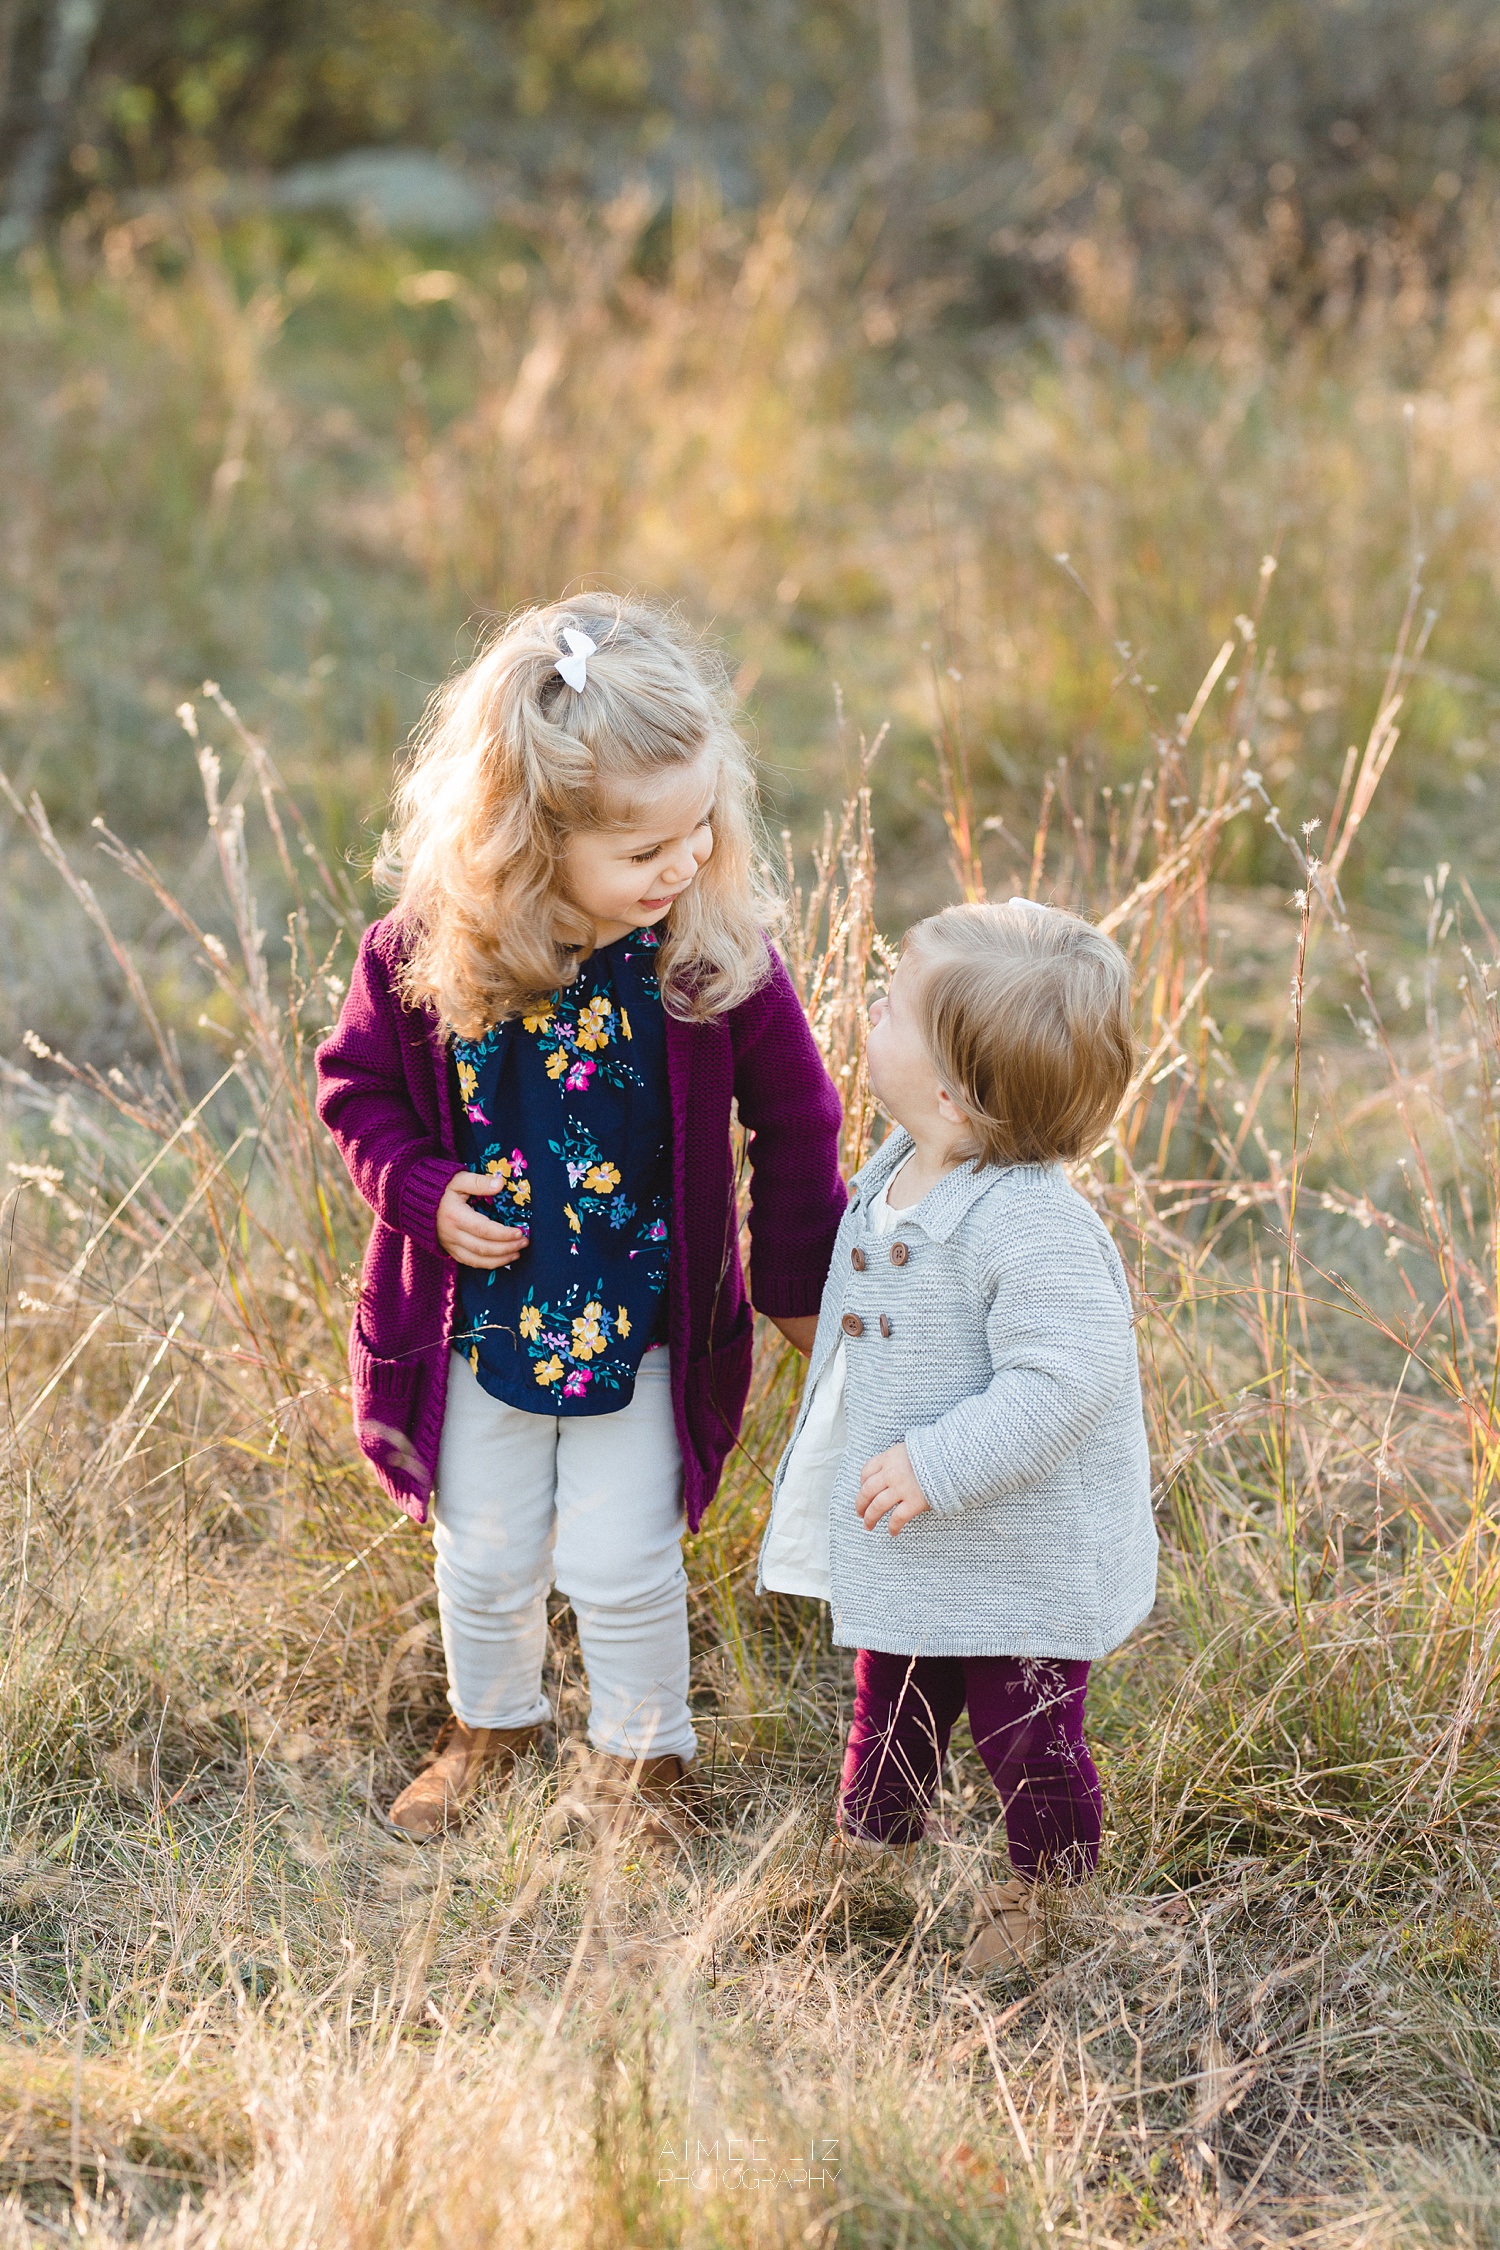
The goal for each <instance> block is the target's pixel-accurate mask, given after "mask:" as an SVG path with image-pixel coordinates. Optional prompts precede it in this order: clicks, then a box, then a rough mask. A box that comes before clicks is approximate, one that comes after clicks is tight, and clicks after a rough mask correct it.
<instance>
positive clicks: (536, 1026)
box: [521, 1008, 552, 1031]
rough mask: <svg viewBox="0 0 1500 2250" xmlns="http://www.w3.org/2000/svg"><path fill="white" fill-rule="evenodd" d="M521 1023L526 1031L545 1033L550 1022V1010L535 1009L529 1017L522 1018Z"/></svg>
mask: <svg viewBox="0 0 1500 2250" xmlns="http://www.w3.org/2000/svg"><path fill="white" fill-rule="evenodd" d="M521 1021H522V1023H523V1024H524V1025H525V1027H526V1029H527V1030H528V1031H545V1030H546V1028H547V1026H548V1024H549V1023H550V1022H551V1021H552V1010H551V1009H550V1008H535V1009H533V1010H532V1012H531V1014H530V1015H529V1016H522V1018H521Z"/></svg>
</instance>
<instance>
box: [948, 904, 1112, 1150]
mask: <svg viewBox="0 0 1500 2250" xmlns="http://www.w3.org/2000/svg"><path fill="white" fill-rule="evenodd" d="M906 952H907V955H908V956H909V957H910V960H911V964H912V967H913V968H914V969H915V970H916V971H917V978H916V1007H917V1012H918V1018H919V1021H920V1023H921V1026H922V1032H923V1037H924V1039H925V1040H926V1043H927V1049H928V1052H929V1054H930V1055H931V1057H932V1060H933V1062H934V1064H935V1065H936V1068H937V1070H938V1073H939V1076H940V1077H941V1079H942V1082H943V1084H944V1085H945V1086H946V1088H947V1090H948V1092H949V1093H950V1094H951V1095H952V1097H953V1100H954V1101H955V1102H956V1103H957V1105H958V1107H959V1108H960V1109H961V1110H962V1111H963V1112H964V1115H965V1116H966V1117H967V1118H968V1119H969V1120H970V1121H971V1123H972V1125H973V1130H974V1155H975V1157H976V1158H977V1159H978V1161H979V1163H981V1164H1055V1163H1057V1162H1059V1161H1060V1160H1063V1159H1066V1158H1069V1157H1078V1156H1083V1155H1085V1154H1086V1153H1087V1151H1088V1150H1089V1149H1091V1148H1092V1147H1094V1146H1095V1145H1096V1144H1097V1142H1098V1140H1099V1138H1100V1135H1101V1134H1102V1133H1104V1132H1105V1130H1106V1129H1107V1128H1108V1126H1109V1125H1110V1124H1111V1123H1112V1121H1113V1119H1114V1116H1115V1113H1116V1111H1117V1110H1118V1109H1119V1106H1120V1103H1121V1102H1122V1101H1123V1099H1124V1097H1125V1090H1126V1088H1127V1087H1128V1085H1129V1083H1130V1073H1131V1069H1132V1066H1133V1063H1134V1043H1133V1041H1132V1038H1131V1032H1130V968H1129V964H1128V963H1127V961H1126V959H1125V956H1124V954H1123V953H1122V952H1121V951H1120V948H1119V947H1118V946H1117V945H1116V944H1115V942H1114V940H1113V938H1109V937H1106V936H1105V934H1104V932H1103V931H1102V930H1096V929H1095V928H1093V926H1092V925H1091V924H1090V923H1088V922H1085V921H1083V920H1082V919H1081V918H1080V917H1079V916H1078V915H1076V914H1069V913H1067V912H1065V911H1064V910H1063V909H1062V908H1060V907H1055V906H1048V907H1039V906H1034V905H1032V904H1031V903H1030V902H1029V901H1028V900H1026V899H1012V900H1011V901H1010V903H1009V904H1008V905H1005V906H1000V905H988V906H950V907H948V908H947V909H946V910H945V912H943V913H941V914H934V915H932V916H931V917H930V919H929V920H927V921H925V922H918V923H917V924H916V926H915V927H914V928H913V929H912V930H910V931H909V932H908V933H907V939H906Z"/></svg>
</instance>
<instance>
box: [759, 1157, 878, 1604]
mask: <svg viewBox="0 0 1500 2250" xmlns="http://www.w3.org/2000/svg"><path fill="white" fill-rule="evenodd" d="M899 1177H900V1173H899V1171H898V1172H897V1173H896V1174H895V1175H894V1176H893V1177H892V1178H891V1179H889V1180H887V1182H886V1184H885V1186H884V1187H883V1188H882V1189H881V1191H880V1193H879V1195H877V1196H875V1197H873V1198H872V1199H871V1202H870V1206H869V1212H868V1217H869V1222H870V1228H871V1231H872V1232H873V1233H875V1234H894V1232H895V1230H896V1223H897V1221H898V1220H899V1219H900V1218H901V1217H902V1216H903V1213H902V1212H901V1211H893V1210H892V1208H891V1204H890V1191H891V1189H892V1188H893V1187H894V1186H895V1183H896V1179H898V1178H899ZM844 1372H845V1361H844V1346H843V1344H842V1342H840V1344H839V1346H838V1349H837V1350H836V1351H835V1352H834V1354H833V1357H832V1358H831V1359H830V1360H829V1362H828V1365H827V1366H826V1367H825V1368H824V1369H823V1372H822V1374H821V1375H820V1376H819V1377H818V1379H817V1381H816V1382H815V1383H814V1384H813V1389H812V1395H811V1397H810V1398H809V1399H808V1401H807V1409H806V1413H805V1414H804V1416H803V1417H802V1426H801V1428H800V1429H799V1431H798V1433H797V1436H796V1438H795V1440H794V1442H793V1444H792V1447H791V1450H790V1452H789V1453H788V1455H787V1460H786V1467H785V1469H784V1470H783V1471H782V1477H781V1488H780V1490H779V1491H778V1493H777V1495H776V1507H775V1511H774V1514H773V1515H772V1519H771V1527H770V1531H769V1534H768V1536H767V1539H766V1545H765V1552H764V1553H763V1555H762V1556H761V1563H760V1582H761V1584H762V1585H763V1586H764V1587H765V1588H766V1590H767V1592H768V1593H772V1594H809V1595H812V1596H814V1597H815V1598H816V1599H817V1600H819V1601H824V1602H826V1601H829V1600H831V1598H832V1596H831V1594H830V1590H829V1583H828V1507H829V1502H830V1500H831V1499H832V1496H833V1483H834V1479H835V1477H836V1476H837V1475H838V1473H839V1463H840V1462H841V1461H842V1460H843V1458H844V1448H845V1447H846V1445H847V1444H848V1442H849V1433H848V1429H847V1426H846V1424H845V1420H844ZM808 1380H809V1381H812V1376H811V1371H809V1376H808Z"/></svg>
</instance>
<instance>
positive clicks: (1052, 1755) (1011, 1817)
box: [840, 1648, 1100, 1882]
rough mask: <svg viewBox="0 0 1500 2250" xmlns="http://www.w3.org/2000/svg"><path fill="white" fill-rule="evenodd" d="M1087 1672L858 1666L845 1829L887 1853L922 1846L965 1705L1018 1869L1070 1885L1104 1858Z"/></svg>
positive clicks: (1062, 1667)
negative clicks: (1086, 1729) (1087, 1713)
mask: <svg viewBox="0 0 1500 2250" xmlns="http://www.w3.org/2000/svg"><path fill="white" fill-rule="evenodd" d="M1088 1678H1089V1668H1088V1666H1087V1664H1084V1663H1074V1662H1072V1661H1069V1660H1066V1659H1063V1658H1060V1657H1023V1656H886V1655H882V1654H881V1653H880V1651H879V1650H877V1649H867V1648H862V1649H860V1650H859V1651H858V1653H857V1654H856V1656H855V1659H854V1718H853V1722H852V1724H851V1726H850V1728H849V1745H848V1748H847V1749H846V1751H845V1753H844V1779H843V1790H842V1795H841V1799H840V1816H841V1819H842V1823H843V1826H844V1827H845V1829H846V1830H847V1831H848V1832H849V1833H851V1834H853V1835H856V1836H863V1837H866V1838H869V1839H873V1840H874V1841H876V1842H878V1843H882V1844H912V1843H915V1842H916V1840H917V1838H918V1837H919V1836H920V1835H921V1833H922V1830H923V1827H924V1824H925V1818H926V1813H927V1808H928V1806H929V1805H930V1804H931V1802H932V1798H933V1793H934V1791H935V1790H936V1788H937V1782H938V1770H939V1768H940V1766H941V1764H942V1761H943V1758H944V1756H945V1754H946V1752H947V1748H948V1737H949V1736H950V1735H951V1734H952V1732H953V1724H954V1721H955V1720H956V1719H957V1717H958V1714H959V1712H960V1711H962V1709H963V1708H964V1705H965V1703H967V1704H968V1707H969V1725H970V1728H971V1729H972V1731H973V1735H974V1744H975V1747H976V1749H977V1750H978V1752H979V1755H980V1756H981V1758H983V1760H984V1762H985V1764H986V1766H987V1767H988V1768H989V1773H990V1778H991V1780H992V1781H993V1782H994V1784H995V1787H996V1788H997V1789H998V1790H999V1792H1000V1802H1001V1805H1002V1807H1003V1808H1004V1812H1005V1829H1006V1835H1007V1837H1008V1839H1009V1842H1010V1856H1011V1863H1012V1865H1013V1866H1014V1867H1015V1868H1017V1869H1018V1871H1019V1872H1020V1873H1021V1874H1022V1875H1026V1876H1028V1877H1033V1878H1034V1877H1036V1876H1038V1875H1042V1874H1046V1875H1050V1876H1051V1877H1052V1878H1053V1879H1054V1880H1061V1881H1064V1882H1066V1881H1068V1880H1070V1879H1072V1880H1075V1881H1076V1879H1077V1878H1078V1877H1079V1876H1080V1875H1087V1874H1088V1873H1089V1872H1090V1871H1091V1870H1092V1869H1093V1867H1094V1865H1095V1863H1096V1862H1097V1860H1098V1857H1099V1832H1100V1799H1099V1776H1098V1774H1097V1773H1096V1772H1095V1771H1094V1761H1093V1759H1092V1758H1091V1757H1090V1756H1089V1754H1088V1750H1087V1749H1086V1747H1085V1745H1084V1740H1083V1699H1084V1696H1085V1694H1086V1692H1087V1690H1088Z"/></svg>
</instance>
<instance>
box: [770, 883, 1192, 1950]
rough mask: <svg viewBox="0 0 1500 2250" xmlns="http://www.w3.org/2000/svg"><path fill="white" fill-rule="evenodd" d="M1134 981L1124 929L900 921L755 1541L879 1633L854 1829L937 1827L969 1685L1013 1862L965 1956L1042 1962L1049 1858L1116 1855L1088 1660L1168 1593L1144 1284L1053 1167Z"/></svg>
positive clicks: (1093, 1087)
mask: <svg viewBox="0 0 1500 2250" xmlns="http://www.w3.org/2000/svg"><path fill="white" fill-rule="evenodd" d="M1129 993H1130V980H1129V973H1128V970H1127V967H1126V963H1125V959H1124V956H1123V955H1122V954H1121V953H1120V951H1119V948H1118V947H1117V946H1116V945H1114V944H1113V943H1112V942H1111V940H1110V939H1108V938H1107V937H1105V936H1103V935H1102V934H1101V933H1100V932H1099V931H1098V930H1095V929H1091V928H1090V927H1089V925H1088V924H1087V923H1086V922H1082V921H1080V920H1079V919H1078V918H1077V917H1076V916H1074V915H1072V914H1066V913H1062V912H1059V911H1057V910H1056V909H1053V908H1048V907H1038V906H1034V905H1031V904H1029V903H1028V902H1027V901H1025V900H1020V899H1013V900H1012V901H1011V902H1010V904H1009V905H1008V906H957V907H951V908H950V909H949V910H948V911H947V912H946V913H944V914H939V915H936V916H934V917H933V919H932V920H931V921H927V922H922V923H919V924H918V925H917V927H916V928H915V929H914V930H913V931H911V933H910V934H909V936H908V938H907V941H906V946H905V949H904V952H903V954H902V958H901V962H900V965H899V967H898V968H897V970H896V973H895V976H894V977H893V978H892V980H891V986H890V992H889V996H888V997H887V998H886V999H885V1000H883V1001H879V1002H877V1003H876V1005H875V1006H874V1007H873V1008H872V1010H871V1012H870V1042H869V1062H870V1082H871V1085H872V1087H873V1089H874V1091H875V1094H876V1096H877V1098H878V1099H879V1101H880V1102H881V1104H882V1106H883V1107H884V1108H885V1110H886V1111H887V1112H888V1114H889V1115H890V1116H891V1117H892V1118H893V1119H894V1120H895V1122H896V1126H897V1128H898V1130H896V1131H894V1132H892V1133H891V1135H890V1136H889V1138H888V1139H887V1140H886V1141H885V1142H884V1143H883V1144H882V1146H881V1147H880V1149H879V1150H878V1151H877V1153H876V1154H875V1155H874V1156H873V1157H872V1158H871V1160H870V1162H869V1163H868V1164H867V1165H866V1166H865V1167H864V1169H863V1171H861V1172H860V1173H859V1175H858V1177H857V1178H856V1180H855V1181H854V1184H853V1188H852V1190H851V1197H850V1204H849V1209H848V1211H847V1213H846V1215H845V1218H844V1221H843V1225H842V1226H841V1228H840V1230H839V1235H838V1240H837V1243H836V1244H835V1247H834V1253H833V1264H832V1268H831V1271H830V1275H829V1281H828V1287H827V1289H826V1290H825V1292H824V1296H823V1309H822V1313H821V1316H820V1319H819V1322H818V1329H817V1337H816V1342H815V1344H814V1347H813V1356H812V1366H811V1370H810V1374H809V1381H808V1385H807V1391H806V1394H805V1396H804V1399H803V1403H802V1409H801V1413H800V1415H799V1418H798V1422H797V1427H796V1431H795V1433H794V1435H793V1439H792V1443H791V1445H790V1447H789V1448H788V1451H787V1454H786V1456H785V1458H784V1459H783V1461H782V1464H781V1467H780V1469H779V1471H778V1474H777V1481H776V1488H775V1493H774V1497H773V1502H772V1515H771V1521H770V1524H769V1526H768V1528H767V1533H766V1539H765V1543H764V1546H763V1549H762V1555H761V1571H760V1582H761V1584H762V1585H763V1586H765V1587H767V1588H769V1589H771V1590H772V1591H777V1592H788V1593H816V1594H822V1595H823V1596H824V1597H825V1598H827V1599H831V1601H832V1605H833V1626H834V1639H835V1641H836V1642H837V1643H839V1644H840V1645H841V1646H844V1647H849V1646H853V1647H854V1648H855V1649H856V1650H857V1651H858V1653H857V1654H856V1656H855V1659H854V1681H855V1701H854V1714H853V1721H852V1724H851V1727H850V1730H849V1741H848V1746H847V1750H846V1754H845V1760H844V1777H843V1789H842V1795H841V1800H840V1813H839V1818H840V1827H841V1830H842V1833H843V1836H844V1838H845V1840H846V1844H849V1845H852V1846H855V1847H858V1846H859V1845H860V1844H861V1843H863V1844H866V1845H876V1846H885V1847H892V1846H895V1847H902V1846H905V1845H908V1844H911V1843H913V1842H915V1840H916V1839H917V1838H918V1837H919V1836H920V1835H921V1834H922V1832H923V1823H924V1814H925V1811H926V1808H927V1806H928V1804H929V1803H930V1801H931V1798H932V1795H933V1792H934V1790H935V1788H936V1786H937V1780H938V1772H939V1768H940V1765H941V1762H942V1759H943V1756H944V1753H945V1752H946V1750H947V1747H948V1739H949V1735H950V1733H951V1731H952V1728H953V1724H954V1721H955V1720H956V1719H957V1717H958V1715H959V1713H960V1712H961V1711H962V1710H963V1708H964V1706H965V1704H967V1706H968V1712H969V1724H970V1727H971V1728H972V1730H973V1735H974V1742H975V1746H976V1748H977V1749H978V1751H979V1754H980V1756H981V1757H982V1758H983V1760H984V1762H985V1764H986V1766H987V1767H988V1769H989V1771H990V1774H991V1776H992V1777H993V1779H994V1782H995V1786H996V1788H997V1789H998V1790H999V1793H1000V1797H1001V1801H1002V1804H1003V1806H1004V1810H1005V1819H1006V1827H1007V1831H1008V1835H1009V1841H1010V1856H1011V1862H1012V1866H1013V1867H1014V1869H1015V1874H1014V1876H1013V1877H1012V1879H1011V1880H1010V1881H1009V1882H1008V1883H1006V1884H1004V1885H1002V1886H1000V1887H999V1888H998V1889H996V1890H993V1891H990V1892H987V1893H985V1894H983V1895H982V1897H981V1900H980V1915H979V1921H978V1924H977V1927H976V1930H975V1933H974V1936H973V1939H972V1942H971V1944H970V1948H969V1952H968V1954H967V1955H966V1957H965V1958H966V1964H967V1965H968V1966H970V1967H973V1968H982V1967H987V1966H989V1965H990V1964H991V1963H994V1962H998V1961H1019V1960H1022V1959H1024V1958H1026V1957H1027V1956H1028V1955H1029V1954H1030V1953H1031V1952H1033V1951H1034V1950H1035V1949H1036V1947H1037V1945H1038V1943H1039V1941H1040V1935H1041V1927H1040V1915H1039V1908H1038V1902H1037V1900H1036V1898H1035V1896H1034V1894H1033V1886H1034V1884H1035V1883H1036V1881H1037V1880H1038V1878H1040V1877H1042V1876H1047V1877H1050V1878H1051V1879H1053V1880H1055V1881H1067V1880H1068V1879H1070V1878H1074V1879H1076V1878H1077V1877H1078V1876H1081V1875H1083V1874H1085V1873H1087V1872H1088V1871H1089V1870H1090V1869H1092V1867H1093V1866H1094V1864H1095V1861H1096V1859H1097V1857H1098V1851H1099V1829H1100V1821H1099V1812H1100V1806H1099V1782H1098V1777H1097V1775H1096V1774H1095V1771H1094V1767H1093V1763H1092V1760H1091V1759H1090V1757H1089V1754H1088V1751H1087V1749H1086V1748H1085V1746H1084V1740H1083V1704H1084V1693H1085V1689H1086V1686H1087V1682H1088V1673H1089V1665H1090V1662H1091V1661H1092V1660H1093V1659H1094V1658H1096V1657H1100V1656H1104V1655H1106V1654H1107V1653H1108V1652H1109V1651H1110V1650H1111V1649H1113V1648H1115V1647H1117V1646H1118V1644H1119V1643H1120V1642H1121V1641H1122V1640H1123V1639H1124V1638H1125V1636H1126V1635H1127V1634H1128V1633H1129V1632H1130V1631H1131V1630H1132V1629H1133V1628H1134V1627H1135V1626H1136V1625H1138V1624H1139V1623H1140V1621H1141V1619H1142V1618H1143V1617H1144V1616H1145V1615H1146V1614H1147V1612H1148V1610H1149V1609H1150V1607H1151V1604H1152V1602H1153V1600H1154V1598H1155V1591H1156V1532H1155V1528H1154V1525H1153V1523H1152V1517H1151V1477H1150V1464H1149V1461H1148V1458H1147V1451H1146V1432H1145V1423H1144V1417H1143V1414H1142V1409H1141V1388H1140V1375H1139V1370H1138V1368H1137V1365H1136V1354H1135V1344H1134V1340H1133V1336H1132V1332H1131V1308H1130V1296H1129V1291H1128V1288H1127V1286H1126V1281H1125V1273H1124V1268H1123V1267H1122V1265H1121V1263H1120V1258H1119V1255H1118V1253H1117V1251H1116V1250H1115V1247H1114V1244H1113V1243H1112V1242H1111V1240H1110V1238H1109V1235H1108V1233H1107V1232H1106V1230H1105V1228H1104V1226H1103V1225H1102V1223H1101V1222H1100V1220H1099V1219H1098V1217H1097V1216H1096V1215H1095V1213H1094V1212H1093V1210H1092V1209H1091V1208H1090V1207H1089V1205H1088V1204H1087V1203H1086V1202H1085V1201H1084V1200H1083V1198H1082V1196H1081V1195H1079V1194H1078V1193H1077V1192H1076V1191H1075V1190H1074V1189H1073V1188H1072V1187H1071V1186H1070V1185H1069V1184H1068V1181H1067V1178H1066V1176H1065V1174H1064V1172H1063V1170H1062V1163H1063V1160H1064V1159H1066V1158H1070V1157H1079V1156H1083V1155H1085V1154H1086V1153H1087V1152H1088V1151H1089V1150H1090V1149H1091V1148H1092V1147H1093V1146H1094V1145H1095V1144H1096V1143H1097V1141H1098V1139H1099V1136H1100V1135H1101V1134H1102V1133H1103V1132H1104V1131H1105V1130H1106V1128H1107V1127H1108V1125H1109V1123H1110V1121H1111V1119H1112V1118H1113V1116H1114V1114H1115V1111H1116V1110H1117V1108H1118V1107H1119V1104H1120V1101H1121V1099H1122V1097H1123V1095H1124V1092H1125V1089H1126V1086H1127V1084H1128V1082H1129V1078H1130V1069H1131V1038H1130V1021H1129Z"/></svg>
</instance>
